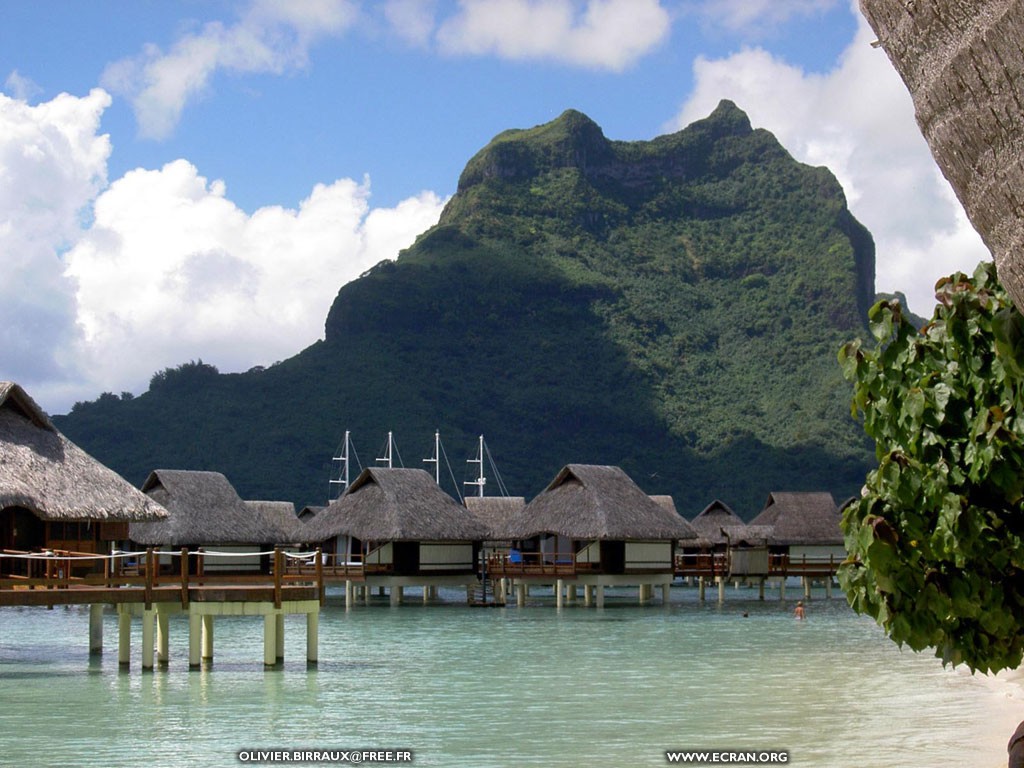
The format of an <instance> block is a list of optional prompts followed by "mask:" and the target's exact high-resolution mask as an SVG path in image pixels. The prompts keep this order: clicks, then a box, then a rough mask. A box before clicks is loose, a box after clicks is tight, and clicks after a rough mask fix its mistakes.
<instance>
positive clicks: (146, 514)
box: [0, 381, 167, 552]
mask: <svg viewBox="0 0 1024 768" xmlns="http://www.w3.org/2000/svg"><path fill="white" fill-rule="evenodd" d="M0 466H2V467H3V471H2V472H0V549H15V550H34V549H41V548H48V549H68V550H73V551H77V552H100V551H103V550H104V549H105V545H106V543H109V542H114V541H120V540H123V539H126V538H127V534H128V531H127V524H128V522H129V521H142V520H158V519H160V518H164V517H166V516H167V512H166V510H164V509H163V507H161V506H160V504H159V503H158V502H156V501H155V500H153V499H150V498H149V497H147V496H146V495H145V494H143V493H141V492H139V490H138V489H136V488H134V487H132V485H131V484H130V483H129V482H128V481H127V480H125V479H124V478H122V477H121V476H120V475H118V474H117V473H115V472H114V471H113V470H111V469H108V468H107V467H105V466H103V465H102V464H101V463H100V462H98V461H96V460H95V459H94V458H92V457H91V456H89V454H87V453H86V452H85V451H83V450H82V449H81V448H79V447H78V446H76V445H75V444H74V443H72V442H71V441H70V440H68V439H67V438H66V437H65V436H64V435H63V434H61V432H60V431H58V430H57V428H56V427H54V426H53V424H52V422H51V421H50V419H49V417H48V416H47V415H46V414H45V413H44V412H43V410H42V409H41V408H40V407H39V406H38V405H37V404H36V403H35V402H34V401H33V400H32V398H31V397H29V396H28V394H26V393H25V391H24V390H23V389H22V388H21V387H20V386H18V385H17V384H15V383H14V382H10V381H0Z"/></svg>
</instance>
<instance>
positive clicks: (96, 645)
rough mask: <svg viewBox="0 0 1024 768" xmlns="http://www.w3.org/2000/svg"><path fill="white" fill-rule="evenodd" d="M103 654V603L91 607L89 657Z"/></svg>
mask: <svg viewBox="0 0 1024 768" xmlns="http://www.w3.org/2000/svg"><path fill="white" fill-rule="evenodd" d="M102 653H103V603H93V604H92V605H90V606H89V655H90V656H99V655H101V654H102Z"/></svg>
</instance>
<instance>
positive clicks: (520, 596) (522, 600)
mask: <svg viewBox="0 0 1024 768" xmlns="http://www.w3.org/2000/svg"><path fill="white" fill-rule="evenodd" d="M516 605H517V606H519V607H520V608H522V607H523V606H524V605H526V585H525V584H523V582H519V583H518V584H517V585H516Z"/></svg>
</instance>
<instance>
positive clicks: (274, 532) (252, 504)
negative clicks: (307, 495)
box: [245, 501, 307, 544]
mask: <svg viewBox="0 0 1024 768" xmlns="http://www.w3.org/2000/svg"><path fill="white" fill-rule="evenodd" d="M245 506H247V507H248V508H249V509H250V510H252V511H253V513H255V516H256V520H257V525H258V526H259V527H260V528H261V529H262V530H265V531H267V533H268V535H269V536H270V538H268V539H266V541H268V542H271V543H274V544H298V543H299V542H302V541H305V540H306V535H307V534H306V525H305V523H303V522H302V521H301V520H300V519H299V517H298V515H296V514H295V505H294V504H293V503H292V502H290V501H246V502H245Z"/></svg>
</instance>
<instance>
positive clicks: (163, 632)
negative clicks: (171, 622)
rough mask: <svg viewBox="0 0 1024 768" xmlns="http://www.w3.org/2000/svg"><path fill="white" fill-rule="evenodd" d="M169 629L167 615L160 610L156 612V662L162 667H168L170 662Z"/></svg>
mask: <svg viewBox="0 0 1024 768" xmlns="http://www.w3.org/2000/svg"><path fill="white" fill-rule="evenodd" d="M168 629H169V627H168V621H167V614H166V613H164V612H163V611H160V610H158V611H157V612H156V661H157V664H159V665H160V666H162V667H165V666H167V662H168V657H167V646H168V642H167V641H168V637H167V633H168Z"/></svg>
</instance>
